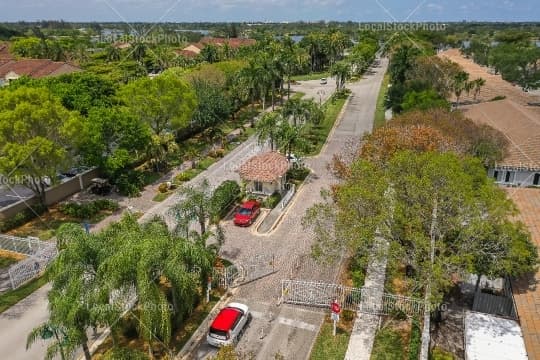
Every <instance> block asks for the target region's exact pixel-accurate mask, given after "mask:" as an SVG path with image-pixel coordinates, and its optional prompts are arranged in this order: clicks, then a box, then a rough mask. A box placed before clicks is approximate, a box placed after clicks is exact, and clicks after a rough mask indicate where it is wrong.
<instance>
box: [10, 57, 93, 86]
mask: <svg viewBox="0 0 540 360" xmlns="http://www.w3.org/2000/svg"><path fill="white" fill-rule="evenodd" d="M77 71H82V70H81V69H80V68H79V67H77V66H75V65H71V64H69V63H66V62H60V61H52V60H47V59H23V60H9V61H7V62H4V63H0V86H5V85H8V84H9V82H10V81H12V80H16V79H18V78H20V77H21V76H25V75H26V76H29V77H31V78H34V79H39V78H42V77H47V76H58V75H64V74H70V73H73V72H77Z"/></svg>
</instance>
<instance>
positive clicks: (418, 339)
mask: <svg viewBox="0 0 540 360" xmlns="http://www.w3.org/2000/svg"><path fill="white" fill-rule="evenodd" d="M421 346H422V330H421V328H420V324H419V322H418V319H413V321H412V328H411V339H410V340H409V360H417V359H418V355H419V354H420V348H421Z"/></svg>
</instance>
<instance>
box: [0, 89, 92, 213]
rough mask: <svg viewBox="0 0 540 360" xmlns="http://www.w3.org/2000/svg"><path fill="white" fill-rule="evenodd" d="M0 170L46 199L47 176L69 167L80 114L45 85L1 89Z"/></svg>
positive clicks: (41, 199) (50, 176)
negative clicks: (69, 109) (68, 106)
mask: <svg viewBox="0 0 540 360" xmlns="http://www.w3.org/2000/svg"><path fill="white" fill-rule="evenodd" d="M1 92H2V96H0V173H2V174H5V176H7V177H11V178H15V179H19V182H21V183H23V184H24V185H26V186H27V187H28V188H30V189H31V190H32V191H33V192H34V193H35V194H36V195H37V196H38V197H39V199H40V201H41V202H42V203H44V202H45V189H46V187H47V182H48V181H47V178H48V179H49V182H53V183H54V182H55V181H56V174H57V173H58V172H59V171H60V170H61V169H65V168H66V167H68V166H69V165H70V163H71V161H72V160H71V159H72V156H71V154H70V150H72V149H74V147H75V144H76V139H77V135H76V134H79V133H80V132H81V129H82V123H81V119H80V117H79V116H78V115H77V114H76V113H74V112H70V111H68V110H66V109H65V108H64V107H63V106H62V104H61V103H60V101H59V100H58V99H57V98H55V97H53V96H52V95H51V93H50V92H49V91H48V90H47V89H44V88H28V87H20V88H18V89H14V90H10V89H5V90H1Z"/></svg>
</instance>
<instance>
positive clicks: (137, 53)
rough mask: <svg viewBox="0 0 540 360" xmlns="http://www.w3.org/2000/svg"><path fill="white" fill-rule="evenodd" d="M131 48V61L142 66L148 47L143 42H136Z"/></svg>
mask: <svg viewBox="0 0 540 360" xmlns="http://www.w3.org/2000/svg"><path fill="white" fill-rule="evenodd" d="M132 46H133V49H132V52H131V56H132V57H133V60H135V61H136V62H138V63H139V64H142V63H143V61H144V57H145V56H146V51H147V50H148V47H147V46H146V44H145V43H143V42H136V43H134V44H133V45H132Z"/></svg>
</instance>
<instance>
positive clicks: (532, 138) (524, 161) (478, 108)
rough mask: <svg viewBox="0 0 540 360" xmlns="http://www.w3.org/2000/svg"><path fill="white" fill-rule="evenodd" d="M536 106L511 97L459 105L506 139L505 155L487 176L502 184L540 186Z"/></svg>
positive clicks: (470, 116)
mask: <svg viewBox="0 0 540 360" xmlns="http://www.w3.org/2000/svg"><path fill="white" fill-rule="evenodd" d="M538 110H539V109H533V108H531V107H529V106H524V105H522V104H518V103H516V102H514V101H512V100H501V101H492V102H484V103H481V104H475V105H470V106H465V107H463V111H464V113H465V116H467V117H468V118H470V119H472V120H473V121H475V122H477V123H483V124H487V125H490V126H491V127H493V128H495V129H497V130H499V131H500V132H501V133H502V134H504V136H505V137H506V138H507V139H508V143H509V145H508V151H507V153H506V156H505V157H504V159H503V160H502V161H500V162H498V163H497V164H495V166H493V167H492V168H491V169H489V176H490V177H491V178H494V179H495V180H496V182H497V183H499V184H502V185H506V186H519V187H529V186H538V187H540V117H539V116H538V113H539V112H538Z"/></svg>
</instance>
